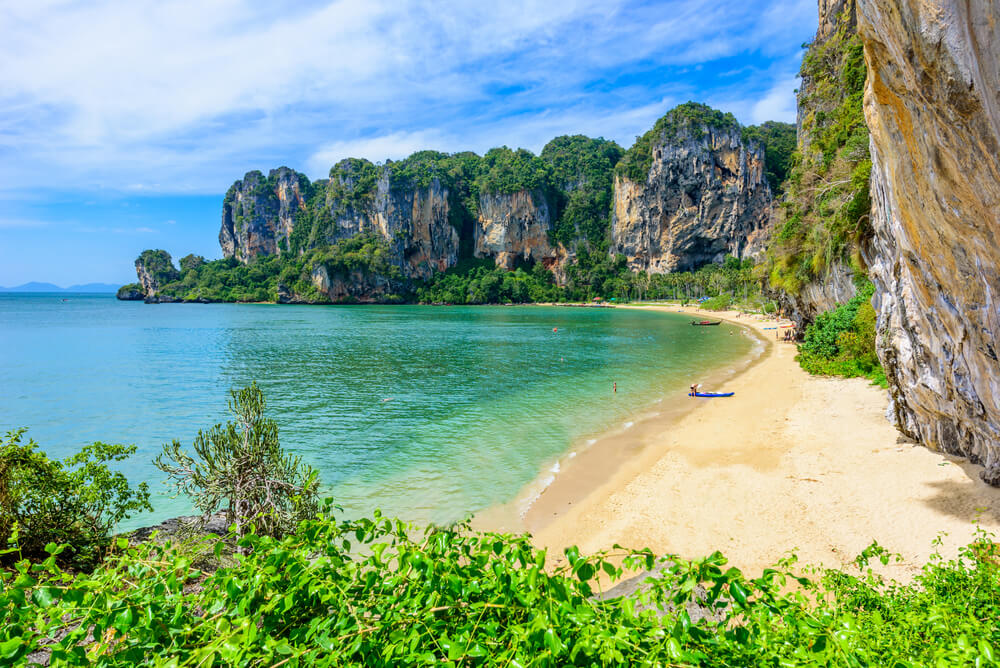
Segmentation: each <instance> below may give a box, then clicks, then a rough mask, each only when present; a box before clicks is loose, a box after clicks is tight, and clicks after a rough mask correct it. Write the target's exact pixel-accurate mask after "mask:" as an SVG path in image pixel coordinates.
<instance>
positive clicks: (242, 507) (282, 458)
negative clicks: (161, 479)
mask: <svg viewBox="0 0 1000 668" xmlns="http://www.w3.org/2000/svg"><path fill="white" fill-rule="evenodd" d="M230 395H231V398H230V400H229V402H228V403H229V411H230V413H232V414H233V416H234V417H235V418H236V421H235V422H229V423H227V424H226V425H225V426H223V425H221V424H217V425H215V426H214V427H212V428H211V429H209V430H208V432H207V433H206V432H203V431H199V432H198V436H197V437H196V438H195V440H194V451H195V457H191V456H190V455H188V454H187V453H186V452H185V451H184V450H182V449H181V444H180V442H179V441H174V442H173V443H171V444H169V445H165V446H164V447H163V452H162V453H161V454H160V455H159V456H157V457H156V460H155V463H156V466H157V467H158V468H159V469H161V470H162V471H163V472H165V473H166V474H167V476H168V477H169V478H170V479H171V480H173V482H174V485H175V486H176V487H177V489H178V490H179V491H181V492H184V493H185V494H187V495H189V496H190V497H191V498H192V499H193V500H194V503H195V506H196V507H197V508H198V509H199V510H200V511H201V512H202V514H203V516H204V517H205V519H208V517H209V516H211V515H212V514H213V513H216V512H218V511H219V510H222V511H223V512H224V514H225V516H226V522H227V523H228V524H230V525H233V524H235V525H236V533H237V535H240V536H242V535H244V534H246V533H247V532H248V531H249V530H250V526H251V525H253V527H254V530H255V532H256V533H257V534H259V535H269V536H283V535H285V534H287V533H289V532H291V531H293V530H294V529H295V527H296V526H297V525H298V523H299V522H300V521H301V520H303V519H306V518H309V517H312V516H313V515H314V514H315V513H316V509H317V503H318V498H317V494H318V488H319V480H318V475H317V473H316V471H315V470H314V469H313V468H312V467H310V466H308V465H306V464H303V463H302V460H301V458H299V457H296V456H294V455H290V454H287V453H285V452H284V451H283V450H282V449H281V445H280V444H279V443H278V425H277V423H275V421H274V420H270V419H267V418H265V417H264V408H265V406H266V403H265V401H264V393H263V392H261V390H260V388H259V387H257V383H252V384H251V385H250V387H246V388H243V389H241V390H231V391H230Z"/></svg>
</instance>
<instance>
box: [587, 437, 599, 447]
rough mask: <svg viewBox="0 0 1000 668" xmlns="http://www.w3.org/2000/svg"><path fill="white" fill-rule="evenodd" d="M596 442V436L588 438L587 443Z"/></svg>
mask: <svg viewBox="0 0 1000 668" xmlns="http://www.w3.org/2000/svg"><path fill="white" fill-rule="evenodd" d="M594 443H597V439H596V438H590V439H587V445H593V444H594Z"/></svg>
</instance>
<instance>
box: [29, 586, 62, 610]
mask: <svg viewBox="0 0 1000 668" xmlns="http://www.w3.org/2000/svg"><path fill="white" fill-rule="evenodd" d="M58 596H59V590H58V589H56V588H55V587H39V588H38V589H36V590H35V591H34V592H32V594H31V598H32V599H34V601H35V603H37V604H38V605H40V606H41V607H43V608H48V607H49V606H51V605H53V604H54V603H55V602H56V600H57V598H58Z"/></svg>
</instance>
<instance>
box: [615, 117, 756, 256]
mask: <svg viewBox="0 0 1000 668" xmlns="http://www.w3.org/2000/svg"><path fill="white" fill-rule="evenodd" d="M689 108H691V109H694V110H695V111H694V112H690V111H689ZM705 110H707V108H704V107H702V105H686V106H682V107H679V108H678V109H675V110H674V111H672V112H670V113H669V114H668V115H667V116H666V117H665V119H661V121H663V122H661V123H659V124H658V126H660V127H659V128H654V131H653V133H654V134H653V136H651V137H649V138H648V139H647V138H643V139H642V140H640V142H637V146H636V147H633V148H632V149H630V152H632V151H637V150H640V151H643V152H648V155H647V156H643V157H644V158H645V159H646V161H647V162H648V168H646V169H643V167H645V163H640V162H639V160H638V159H632V162H633V166H632V168H631V169H628V168H625V169H619V170H618V173H617V174H616V178H615V187H614V200H613V209H612V221H611V249H612V252H614V253H620V254H622V255H625V256H626V257H627V258H628V264H629V267H630V268H632V269H634V270H640V271H650V272H655V273H667V272H671V271H685V270H692V269H696V268H698V267H699V266H701V265H703V264H706V263H709V262H721V261H722V260H723V259H724V258H725V257H726V256H727V255H733V256H736V257H738V258H741V259H742V258H748V257H756V256H758V255H759V254H760V253H761V252H762V251H763V249H764V245H765V242H766V239H767V235H768V231H769V221H770V210H771V192H770V189H769V187H768V184H767V180H766V178H765V173H764V152H763V149H762V148H761V146H760V145H759V144H757V143H750V144H744V143H743V140H742V136H741V128H740V126H739V124H738V123H736V121H735V119H734V118H732V116H728V115H727V116H728V118H727V117H725V116H722V117H721V118H712V117H709V118H708V119H707V120H706V119H703V118H702V116H701V115H702V114H704V113H706V112H705ZM711 111H712V110H708V112H711ZM643 140H645V141H646V144H645V145H642V144H643ZM629 159H630V156H629V155H626V161H628V160H629Z"/></svg>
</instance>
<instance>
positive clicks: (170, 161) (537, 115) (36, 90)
mask: <svg viewBox="0 0 1000 668" xmlns="http://www.w3.org/2000/svg"><path fill="white" fill-rule="evenodd" d="M815 13H816V10H815V2H814V0H788V1H785V0H761V2H753V3H743V4H740V5H734V4H733V3H730V2H727V1H726V0H713V1H708V0H659V1H657V2H652V3H647V4H643V3H642V2H641V1H640V0H565V1H560V2H551V1H550V0H510V1H508V2H503V3H482V2H473V1H468V0H442V1H441V2H438V3H433V4H430V3H426V2H423V1H421V0H366V1H365V2H356V1H352V0H314V1H311V2H302V3H297V4H294V5H289V4H286V3H261V2H254V1H252V0H215V1H212V2H205V1H204V0H92V1H88V2H73V1H69V0H34V1H33V2H20V3H4V4H2V5H0V35H3V36H4V39H3V40H0V62H3V63H4V66H3V67H2V68H0V188H2V189H6V190H8V191H9V190H11V189H15V190H23V189H30V188H40V187H49V186H50V185H51V184H52V183H53V182H58V183H59V184H60V185H61V186H62V187H67V188H76V189H86V190H110V191H134V192H137V193H152V192H220V191H222V190H224V189H225V187H226V186H227V185H228V183H230V182H231V181H232V179H233V178H236V177H237V176H239V175H240V174H242V173H243V172H244V171H246V170H247V169H253V168H259V169H262V170H265V171H266V170H267V169H268V168H270V167H273V166H276V165H279V164H282V163H285V164H289V166H293V167H294V166H300V167H304V169H305V171H307V172H309V173H310V175H313V176H316V175H318V176H323V175H325V174H326V172H327V170H328V169H329V167H330V165H332V164H333V163H334V162H336V160H337V159H339V158H340V157H344V156H346V155H359V156H364V157H369V158H371V159H373V160H380V159H384V158H395V157H402V156H403V155H406V154H408V153H410V152H412V151H413V150H418V149H420V148H437V149H440V150H460V149H465V148H471V149H474V150H479V151H481V150H483V149H485V148H488V147H489V146H494V145H499V144H508V145H518V144H520V145H525V146H526V147H529V148H531V147H540V145H541V144H543V143H544V141H546V140H547V139H548V138H551V136H553V134H559V133H570V132H571V133H575V132H585V133H588V134H596V135H604V136H608V137H614V138H616V139H618V140H619V141H623V142H624V143H626V144H628V143H631V139H632V137H633V136H634V135H635V134H638V133H639V132H641V131H642V130H643V129H645V128H646V127H648V124H649V123H651V122H652V120H653V119H655V118H656V116H658V115H659V113H662V111H663V110H664V108H660V107H661V105H662V104H663V102H664V99H665V98H666V99H669V100H671V101H684V100H685V99H689V98H694V99H712V98H714V99H719V98H725V99H734V100H737V99H738V100H750V99H755V98H754V95H756V97H757V98H759V97H760V89H761V88H763V89H765V90H766V89H768V88H769V87H770V86H773V89H771V90H770V92H769V93H767V94H766V95H765V97H764V98H763V99H760V101H759V102H757V103H756V104H754V105H751V106H752V109H753V111H752V114H751V115H752V116H753V117H754V118H757V117H758V116H759V115H763V114H767V113H770V112H771V111H772V110H773V111H774V113H782V114H786V115H787V112H788V109H789V106H788V104H790V102H787V101H786V102H782V98H781V96H780V94H779V92H778V86H777V85H774V84H773V82H775V81H777V82H779V84H783V83H784V81H785V80H786V79H787V77H788V76H789V75H790V74H791V73H794V67H793V69H791V70H788V69H787V68H786V71H782V72H780V73H773V75H772V73H768V75H769V76H772V78H771V79H769V80H763V81H762V80H760V79H759V78H755V77H754V75H753V72H754V71H757V70H759V69H760V68H759V67H757V68H756V69H754V68H751V70H749V72H750V74H748V75H747V76H746V77H744V78H740V79H739V81H734V80H735V79H737V77H730V78H729V80H728V83H727V85H731V86H732V90H729V91H726V92H725V95H722V94H720V93H719V92H718V91H716V92H711V91H706V90H700V89H699V88H698V85H697V84H699V83H700V81H699V80H698V79H694V78H693V77H694V75H692V74H690V73H687V74H684V73H683V72H682V71H681V69H678V68H682V69H683V68H686V67H691V69H692V70H694V69H696V68H695V67H694V66H699V65H702V64H705V63H710V62H713V61H716V60H718V59H726V58H729V59H732V58H734V57H737V56H739V57H741V58H746V59H750V58H756V59H758V60H759V59H760V54H761V53H764V54H770V55H768V56H767V57H768V58H773V59H775V60H781V61H782V62H786V61H788V60H789V56H790V54H794V52H795V50H796V49H797V48H798V45H799V43H800V42H802V41H805V40H807V39H809V38H810V37H811V32H812V31H813V29H814V25H815ZM810 22H812V23H811V24H810ZM741 66H742V63H728V64H727V69H728V70H729V71H732V70H734V69H737V68H739V67H741ZM682 75H683V76H682ZM719 76H720V77H721V76H722V75H721V74H720V75H719ZM629 77H631V79H629ZM685 77H686V78H685ZM619 78H621V79H622V80H620V81H619V80H618V79H619ZM626 79H629V80H626ZM681 79H683V80H681ZM705 82H706V85H710V86H711V85H717V83H712V82H711V81H709V80H708V79H706V80H705ZM793 87H794V86H793ZM754 91H756V93H755V92H754ZM790 99H791V98H790V95H789V98H788V100H790ZM758 106H759V109H758ZM654 108H655V113H651V112H652V111H653V110H654ZM744 115H745V114H744ZM741 118H743V116H741ZM640 119H641V121H642V123H644V124H645V125H640V124H638V123H639V121H640ZM570 122H572V123H574V124H575V125H573V126H570V125H569V123H570ZM544 132H548V133H549V134H548V135H547V136H544V135H543V134H542V133H544ZM317 146H319V147H320V148H316V147H317ZM296 163H298V165H296Z"/></svg>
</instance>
